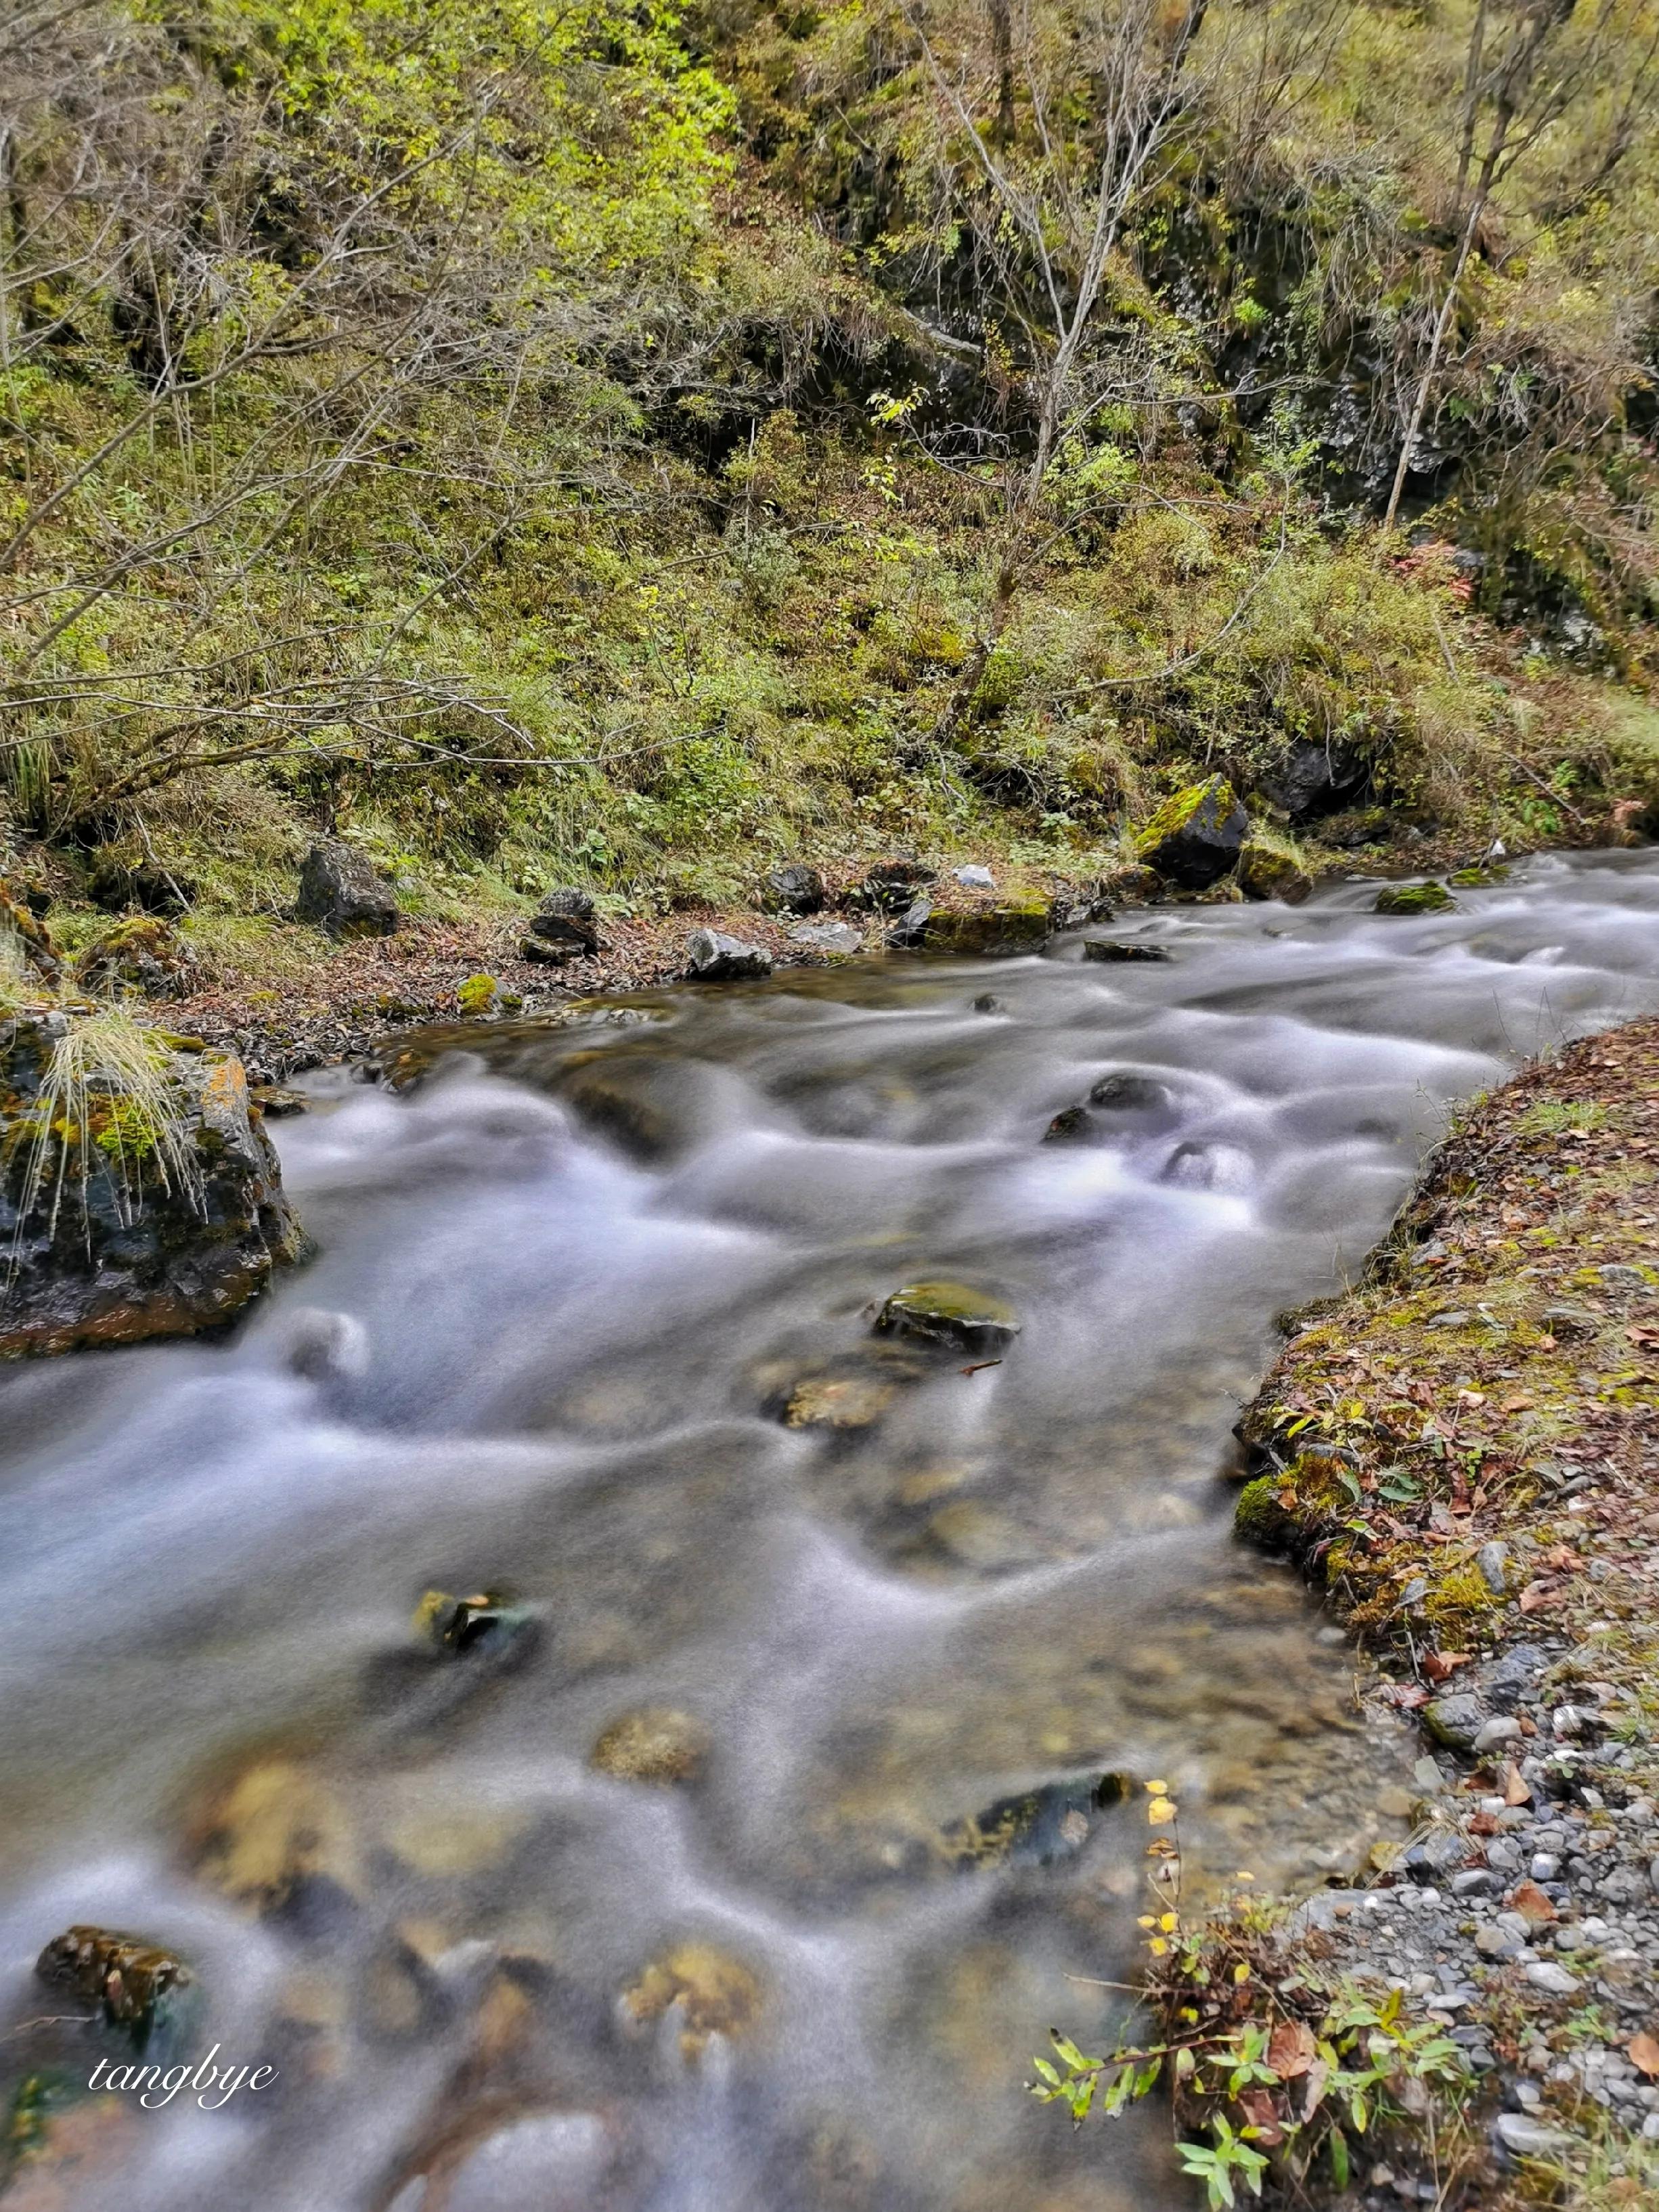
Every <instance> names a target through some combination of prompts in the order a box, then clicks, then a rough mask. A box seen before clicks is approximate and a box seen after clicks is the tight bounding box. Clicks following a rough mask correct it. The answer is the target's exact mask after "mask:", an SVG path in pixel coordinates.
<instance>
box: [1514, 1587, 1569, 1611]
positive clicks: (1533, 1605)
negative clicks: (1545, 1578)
mask: <svg viewBox="0 0 1659 2212" xmlns="http://www.w3.org/2000/svg"><path fill="white" fill-rule="evenodd" d="M1564 1597H1565V1592H1563V1591H1561V1590H1559V1589H1556V1587H1555V1585H1554V1583H1528V1584H1527V1587H1526V1588H1525V1589H1523V1590H1522V1593H1521V1610H1522V1613H1542V1612H1544V1611H1545V1610H1546V1609H1547V1607H1550V1606H1553V1605H1559V1604H1561V1603H1562V1601H1563V1599H1564Z"/></svg>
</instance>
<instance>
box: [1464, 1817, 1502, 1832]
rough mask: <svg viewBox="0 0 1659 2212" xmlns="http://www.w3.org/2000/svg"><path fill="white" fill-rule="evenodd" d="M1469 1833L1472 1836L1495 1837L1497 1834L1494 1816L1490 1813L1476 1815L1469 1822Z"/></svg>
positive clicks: (1496, 1822)
mask: <svg viewBox="0 0 1659 2212" xmlns="http://www.w3.org/2000/svg"><path fill="white" fill-rule="evenodd" d="M1469 1833H1470V1834H1471V1835H1472V1836H1495V1835H1496V1834H1497V1833H1498V1821H1497V1818H1496V1816H1495V1815H1494V1814H1491V1813H1477V1814H1475V1815H1474V1819H1473V1820H1471V1821H1470V1822H1469Z"/></svg>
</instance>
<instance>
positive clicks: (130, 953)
mask: <svg viewBox="0 0 1659 2212" xmlns="http://www.w3.org/2000/svg"><path fill="white" fill-rule="evenodd" d="M75 974H76V982H77V983H79V984H80V986H81V987H82V990H86V991H97V992H103V993H106V994H110V995H111V996H112V997H117V998H118V997H122V996H125V995H127V994H135V995H137V996H139V997H142V998H149V999H177V998H182V997H183V996H184V995H185V993H186V992H187V991H189V990H190V988H191V985H192V983H193V981H194V980H195V963H194V961H192V959H191V957H190V953H189V951H188V949H187V948H186V947H185V945H184V944H182V943H181V941H180V940H179V935H178V933H177V932H176V931H175V930H174V929H173V927H172V926H171V924H170V923H168V922H165V921H161V919H160V918H159V917H158V916H157V915H150V914H142V915H132V916H131V918H130V919H129V920H127V921H118V922H117V923H116V924H115V925H114V927H112V928H110V929H106V930H104V931H103V932H102V933H100V935H99V936H97V937H95V938H94V939H93V941H92V943H91V944H90V945H88V947H87V949H86V951H84V952H83V953H82V955H81V957H80V959H79V961H78V962H77V963H76V971H75Z"/></svg>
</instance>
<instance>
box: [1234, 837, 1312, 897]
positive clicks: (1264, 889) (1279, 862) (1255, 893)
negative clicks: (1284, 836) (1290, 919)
mask: <svg viewBox="0 0 1659 2212" xmlns="http://www.w3.org/2000/svg"><path fill="white" fill-rule="evenodd" d="M1238 887H1239V889H1240V890H1242V891H1243V894H1244V896H1245V897H1246V898H1253V899H1282V900H1283V901H1284V902H1285V905H1286V906H1300V905H1301V903H1302V902H1303V900H1304V898H1306V897H1307V896H1308V894H1309V893H1310V891H1311V890H1312V889H1313V878H1312V877H1311V876H1310V875H1309V874H1308V873H1307V872H1306V870H1305V869H1304V868H1301V867H1299V866H1297V862H1296V860H1294V859H1293V858H1292V857H1291V854H1289V853H1285V852H1281V851H1279V848H1277V847H1276V846H1273V845H1269V844H1267V843H1266V842H1263V841H1262V840H1261V839H1259V838H1255V837H1247V838H1246V839H1245V841H1244V843H1243V848H1241V850H1240V852H1239V856H1238Z"/></svg>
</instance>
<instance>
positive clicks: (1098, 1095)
mask: <svg viewBox="0 0 1659 2212" xmlns="http://www.w3.org/2000/svg"><path fill="white" fill-rule="evenodd" d="M1089 1103H1090V1104H1091V1106H1099V1107H1103V1109H1105V1110H1106V1111H1107V1112H1108V1113H1110V1114H1153V1113H1161V1112H1162V1111H1163V1110H1164V1108H1165V1107H1167V1106H1168V1104H1169V1103H1170V1093H1169V1090H1168V1087H1167V1086H1166V1085H1164V1084H1162V1083H1159V1082H1158V1080H1157V1079H1156V1078H1154V1077H1152V1076H1150V1075H1130V1074H1127V1073H1121V1074H1116V1075H1103V1076H1102V1077H1101V1079H1100V1080H1099V1082H1098V1083H1097V1084H1096V1085H1094V1087H1093V1089H1092V1090H1091V1091H1090V1093H1089Z"/></svg>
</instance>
